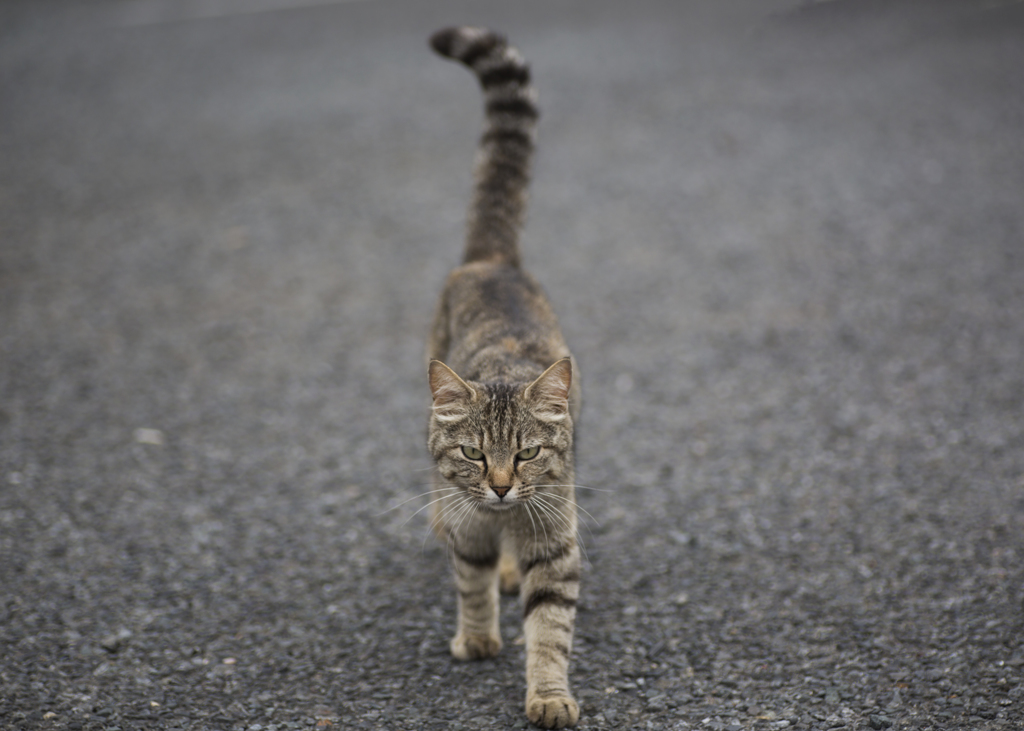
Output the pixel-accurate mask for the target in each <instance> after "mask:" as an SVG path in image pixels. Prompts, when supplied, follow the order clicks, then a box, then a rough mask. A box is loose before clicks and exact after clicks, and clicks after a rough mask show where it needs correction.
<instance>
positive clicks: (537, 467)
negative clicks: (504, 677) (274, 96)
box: [427, 28, 580, 728]
mask: <svg viewBox="0 0 1024 731" xmlns="http://www.w3.org/2000/svg"><path fill="white" fill-rule="evenodd" d="M430 43H431V45H432V46H433V48H434V50H435V51H437V52H438V53H439V54H441V55H442V56H445V57H447V58H451V59H455V60H457V61H461V62H462V63H464V64H465V65H466V66H468V67H469V68H470V69H472V70H473V71H474V72H475V73H476V75H477V77H478V78H479V80H480V85H481V87H482V88H483V93H484V99H485V101H486V117H487V126H486V131H485V133H484V135H483V137H482V138H481V140H480V149H479V153H478V156H477V163H476V170H475V177H476V185H475V190H474V198H473V202H472V205H471V207H470V211H469V222H468V232H467V241H466V251H465V257H464V262H463V264H462V265H461V266H460V267H458V268H457V269H455V270H454V271H453V272H452V273H451V275H450V276H449V277H448V280H447V282H446V284H445V287H444V291H443V293H442V294H441V300H440V303H439V304H438V308H437V314H436V316H435V318H434V324H433V330H432V332H431V334H430V343H429V346H428V349H427V357H428V362H429V378H430V390H431V393H432V394H433V399H434V403H433V412H432V414H431V418H430V427H429V437H428V446H429V448H430V452H431V454H432V455H433V457H434V460H435V461H436V463H437V471H436V477H435V493H434V494H435V497H437V502H436V503H435V504H434V513H433V519H432V522H433V524H434V526H435V529H436V531H437V533H438V535H439V536H440V537H441V538H442V539H443V540H444V541H446V542H447V544H448V546H449V547H450V549H451V553H452V564H453V567H454V569H455V584H456V587H457V589H458V606H459V618H458V631H457V632H456V634H455V637H454V638H453V639H452V641H451V653H452V655H453V656H454V657H456V658H457V659H459V660H476V659H480V658H486V657H492V656H494V655H496V654H497V653H498V651H499V650H500V649H501V635H500V633H499V631H498V588H499V583H500V586H501V588H502V590H504V591H506V592H514V591H516V590H517V588H518V590H519V592H520V596H521V599H522V605H523V624H524V632H525V635H526V715H527V717H528V718H529V719H530V721H532V722H533V723H535V724H537V725H538V726H542V727H545V728H562V727H565V726H573V725H575V724H576V721H577V720H578V719H579V707H578V706H577V704H576V701H575V700H573V697H572V694H571V693H570V691H569V680H568V666H569V653H570V649H571V647H572V634H573V622H574V621H575V618H576V600H577V597H578V596H579V581H580V552H579V547H578V545H577V542H576V535H577V534H576V506H575V496H574V488H573V480H574V466H573V422H574V421H575V420H576V418H577V415H578V412H579V404H580V389H579V378H578V370H577V367H576V364H575V362H574V360H573V359H572V356H571V355H570V353H569V349H568V348H567V347H566V345H565V341H564V340H563V339H562V334H561V332H560V331H559V328H558V322H557V320H556V319H555V315H554V313H553V312H552V311H551V307H550V305H549V304H548V301H547V299H545V297H544V294H543V293H542V292H541V289H540V287H539V286H538V284H537V283H536V281H534V279H533V278H532V277H531V276H530V275H529V274H527V273H526V272H524V271H523V270H522V269H521V268H520V265H519V251H518V246H517V239H518V234H519V229H520V226H521V224H522V218H523V210H524V208H525V203H526V186H527V182H528V178H529V167H530V157H531V155H532V153H533V143H534V126H535V123H536V120H537V107H536V93H535V92H534V90H533V87H532V86H531V85H530V71H529V67H528V66H527V65H526V62H525V61H524V60H523V58H522V56H520V55H519V52H518V51H516V49H515V48H513V47H511V46H509V45H508V44H507V43H506V41H505V39H504V38H503V37H501V36H499V35H497V34H495V33H492V32H491V31H487V30H482V29H478V28H449V29H446V30H442V31H439V32H438V33H436V34H434V36H433V37H432V38H431V39H430Z"/></svg>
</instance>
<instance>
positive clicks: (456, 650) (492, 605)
mask: <svg viewBox="0 0 1024 731" xmlns="http://www.w3.org/2000/svg"><path fill="white" fill-rule="evenodd" d="M475 548H476V549H477V550H475V551H474V550H469V548H468V547H467V548H460V547H459V546H455V547H454V550H453V553H454V556H453V558H452V564H453V566H454V568H455V587H456V589H457V590H458V593H459V625H458V632H457V633H456V635H455V637H453V638H452V642H451V651H452V656H453V657H455V658H456V659H457V660H480V659H483V658H487V657H494V656H495V655H497V654H498V652H499V651H500V650H501V633H500V631H499V628H498V550H497V548H496V547H490V546H487V547H479V546H478V547H475Z"/></svg>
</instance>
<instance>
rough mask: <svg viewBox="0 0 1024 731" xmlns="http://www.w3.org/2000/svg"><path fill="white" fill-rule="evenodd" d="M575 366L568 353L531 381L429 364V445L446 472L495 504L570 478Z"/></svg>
mask: <svg viewBox="0 0 1024 731" xmlns="http://www.w3.org/2000/svg"><path fill="white" fill-rule="evenodd" d="M435 364H436V365H435ZM571 374H572V368H571V365H570V364H569V361H568V360H565V361H559V362H558V363H556V364H555V365H554V366H552V367H551V368H550V369H548V371H546V372H545V373H544V374H543V375H542V376H541V377H540V378H538V379H537V381H535V382H534V383H533V384H530V385H529V386H509V385H493V384H480V383H467V382H466V381H463V380H462V379H460V378H459V377H458V376H457V375H455V373H454V372H453V371H451V369H449V368H448V367H447V366H444V365H443V364H441V363H440V362H438V361H435V362H434V363H433V364H431V388H432V390H433V393H434V410H433V416H432V418H431V421H430V436H429V440H428V445H429V447H430V451H431V453H432V454H433V457H434V460H435V461H436V462H437V467H438V470H439V472H440V473H441V475H442V476H443V477H444V478H445V480H447V481H448V483H449V484H451V485H453V486H455V487H458V488H461V489H462V490H464V491H465V492H466V493H467V494H468V495H469V496H471V497H472V498H474V499H475V500H476V501H477V502H478V503H479V504H480V505H481V506H482V507H485V508H490V509H493V510H504V509H508V508H511V507H513V506H515V505H518V504H521V503H524V502H527V501H529V500H530V499H531V498H532V497H533V496H534V494H535V492H536V490H537V488H539V487H543V486H547V485H561V484H564V483H565V480H566V479H567V477H566V476H567V475H569V474H571V466H572V419H571V418H570V417H569V411H568V400H567V399H568V391H569V383H570V382H571Z"/></svg>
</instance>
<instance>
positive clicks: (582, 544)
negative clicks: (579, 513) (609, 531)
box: [535, 493, 594, 563]
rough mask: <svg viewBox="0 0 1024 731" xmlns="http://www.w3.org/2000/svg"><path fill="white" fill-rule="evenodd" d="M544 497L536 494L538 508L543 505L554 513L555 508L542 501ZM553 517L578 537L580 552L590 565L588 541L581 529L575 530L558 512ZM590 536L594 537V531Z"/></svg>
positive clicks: (542, 494) (588, 528) (541, 494)
mask: <svg viewBox="0 0 1024 731" xmlns="http://www.w3.org/2000/svg"><path fill="white" fill-rule="evenodd" d="M543 496H544V493H536V494H535V497H536V498H538V500H537V507H538V508H539V507H541V505H545V507H546V509H547V510H550V511H554V510H555V506H554V505H547V504H545V503H544V500H543V499H541V498H543ZM550 514H551V513H549V515H550ZM553 517H557V518H558V519H559V520H560V521H561V523H562V526H563V527H564V528H565V530H566V531H568V532H570V533H572V534H574V535H575V536H576V541H577V545H578V546H579V547H580V552H581V553H582V554H583V558H585V559H586V561H587V563H590V556H589V555H588V554H587V544H586V541H584V540H583V534H582V533H580V531H579V528H575V529H573V527H572V525H571V524H569V523H568V521H567V519H566V518H565V517H564V516H562V515H560V514H559V513H558V512H557V511H556V512H555V515H554V516H553ZM587 530H590V527H589V526H588V527H587ZM590 535H591V537H593V535H594V534H593V531H591V533H590Z"/></svg>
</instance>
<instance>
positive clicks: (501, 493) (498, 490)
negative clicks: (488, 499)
mask: <svg viewBox="0 0 1024 731" xmlns="http://www.w3.org/2000/svg"><path fill="white" fill-rule="evenodd" d="M491 489H492V490H494V494H495V495H497V496H498V497H499V498H501V499H502V500H504V499H505V495H507V494H508V491H509V490H511V489H512V486H511V485H506V486H505V487H496V486H495V485H491Z"/></svg>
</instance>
